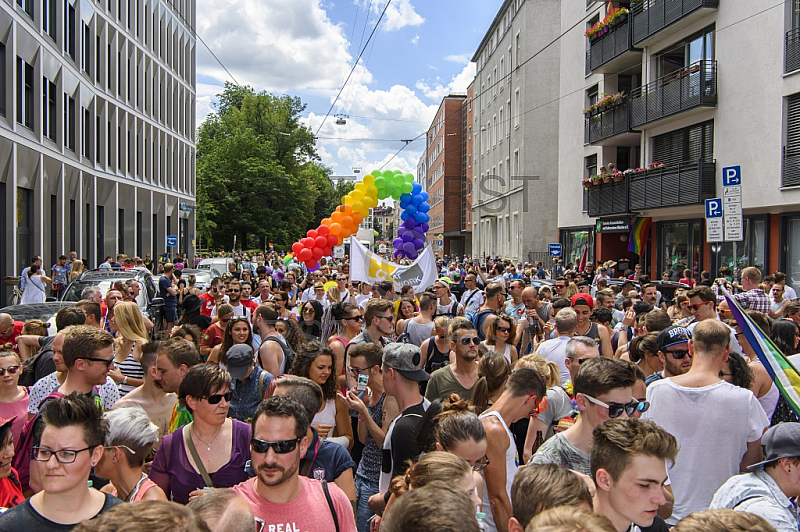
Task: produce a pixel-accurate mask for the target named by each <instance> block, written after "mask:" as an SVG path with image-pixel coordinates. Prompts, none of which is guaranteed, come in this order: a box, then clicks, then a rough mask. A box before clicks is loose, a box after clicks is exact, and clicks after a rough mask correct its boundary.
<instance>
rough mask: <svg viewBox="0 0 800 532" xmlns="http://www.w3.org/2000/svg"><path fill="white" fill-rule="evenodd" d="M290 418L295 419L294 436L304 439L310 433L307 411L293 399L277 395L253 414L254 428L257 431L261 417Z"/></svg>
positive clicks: (259, 406) (263, 403)
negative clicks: (257, 424)
mask: <svg viewBox="0 0 800 532" xmlns="http://www.w3.org/2000/svg"><path fill="white" fill-rule="evenodd" d="M262 416H266V417H290V418H293V419H294V434H295V437H297V438H302V437H303V436H305V435H306V433H307V432H308V425H309V423H310V421H309V419H308V414H306V409H305V407H303V405H301V404H300V403H298V402H297V401H296V400H294V399H292V398H291V397H286V396H284V395H275V396H272V397H268V398H267V399H264V400H263V401H261V403H260V404H259V405H258V407H257V408H256V411H255V412H254V413H253V420H252V421H251V423H252V428H253V433H255V430H256V423H258V420H259V418H260V417H262Z"/></svg>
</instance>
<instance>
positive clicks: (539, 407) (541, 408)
mask: <svg viewBox="0 0 800 532" xmlns="http://www.w3.org/2000/svg"><path fill="white" fill-rule="evenodd" d="M545 410H547V397H542V400H541V401H539V404H538V405H536V408H534V409H533V411H532V412H531V413H530V417H536V416H538V415H539V414H541V413H542V412H544V411H545Z"/></svg>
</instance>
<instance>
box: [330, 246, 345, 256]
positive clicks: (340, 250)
mask: <svg viewBox="0 0 800 532" xmlns="http://www.w3.org/2000/svg"><path fill="white" fill-rule="evenodd" d="M333 258H334V259H343V258H344V247H343V246H335V247H334V248H333Z"/></svg>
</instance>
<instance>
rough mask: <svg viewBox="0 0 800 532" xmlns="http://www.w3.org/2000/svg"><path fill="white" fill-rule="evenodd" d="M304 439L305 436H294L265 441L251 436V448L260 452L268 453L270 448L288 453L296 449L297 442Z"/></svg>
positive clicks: (279, 452) (277, 451)
mask: <svg viewBox="0 0 800 532" xmlns="http://www.w3.org/2000/svg"><path fill="white" fill-rule="evenodd" d="M302 439H303V438H294V439H292V440H281V441H264V440H259V439H257V438H250V448H251V449H252V450H253V452H255V453H260V454H266V453H267V452H268V451H269V450H270V448H271V449H272V450H273V451H275V453H276V454H286V453H290V452H292V451H294V450H295V448H296V447H297V444H298V443H300V441H301V440H302Z"/></svg>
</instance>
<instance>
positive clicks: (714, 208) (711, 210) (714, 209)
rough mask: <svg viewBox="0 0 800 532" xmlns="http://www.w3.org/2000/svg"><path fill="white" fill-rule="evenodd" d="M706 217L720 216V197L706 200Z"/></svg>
mask: <svg viewBox="0 0 800 532" xmlns="http://www.w3.org/2000/svg"><path fill="white" fill-rule="evenodd" d="M706 218H722V198H711V199H707V200H706Z"/></svg>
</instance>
